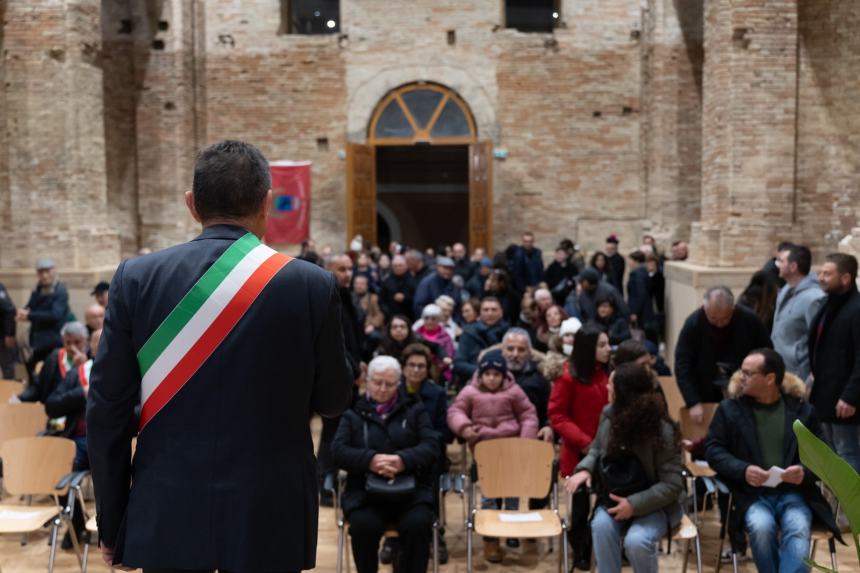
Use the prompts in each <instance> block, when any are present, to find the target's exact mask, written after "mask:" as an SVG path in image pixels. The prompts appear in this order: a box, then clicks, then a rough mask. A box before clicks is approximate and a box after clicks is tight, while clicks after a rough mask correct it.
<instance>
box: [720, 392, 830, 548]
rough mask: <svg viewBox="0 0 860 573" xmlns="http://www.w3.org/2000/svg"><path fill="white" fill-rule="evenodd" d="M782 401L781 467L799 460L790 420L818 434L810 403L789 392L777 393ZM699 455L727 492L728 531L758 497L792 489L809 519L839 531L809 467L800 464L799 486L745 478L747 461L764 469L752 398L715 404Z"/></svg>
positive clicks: (740, 523)
mask: <svg viewBox="0 0 860 573" xmlns="http://www.w3.org/2000/svg"><path fill="white" fill-rule="evenodd" d="M783 399H784V400H785V434H784V437H783V457H782V459H783V463H782V467H783V468H787V467H788V466H792V465H796V464H799V463H800V458H799V456H798V452H797V438H796V437H795V436H794V430H793V429H792V424H794V421H795V420H800V421H801V422H802V423H803V425H804V426H806V427H807V428H809V430H810V431H811V432H812V433H814V434H815V435H816V436H819V437H821V427H820V425H819V423H818V420H817V418H816V417H815V411H814V409H813V407H812V406H811V405H810V404H807V403H805V402H802V401H801V400H800V399H799V398H797V397H795V396H790V395H788V394H783ZM705 457H706V458H707V460H708V464H709V465H710V466H711V468H712V469H713V470H714V471H715V472H717V474H719V477H720V479H721V480H723V481H724V482H725V484H726V485H727V486H728V487H729V489H730V490H731V491H732V494H733V495H732V511H731V518H730V519H731V523H730V524H729V528H730V530H731V531H742V530H743V526H744V525H743V524H744V520H743V518H744V516H745V515H746V512H747V509H749V506H750V505H752V503H753V502H754V501H755V500H756V499H758V498H759V497H760V496H762V495H768V494H772V493H789V492H792V491H796V492H798V493H800V494H801V495H802V496H803V499H804V500H805V501H806V503H807V505H809V508H810V509H811V510H812V514H813V519H814V520H815V521H818V522H819V523H821V524H822V525H824V526H826V527H827V528H828V529H830V531H832V532H833V533H834V534H836V535H837V537H838V535H839V530H838V529H837V527H836V521H835V519H834V518H833V512H832V511H831V510H830V506H829V505H828V504H827V502H826V501H825V500H824V497H823V496H822V495H821V491H820V490H819V489H818V486H816V484H815V481H816V480H817V479H818V478H817V477H816V476H815V474H814V473H812V471H810V470H809V469H808V468H806V467H804V477H803V482H801V484H800V485H792V484H788V483H782V484H780V485H779V486H777V487H776V488H768V487H753V486H751V485H749V484H748V483H747V482H746V477H745V473H746V469H747V466H749V465H757V466H759V467H760V468H763V469H765V470H767V469H768V468H765V467H764V460H763V458H762V453H761V447H760V445H759V441H758V431H757V430H756V425H755V414H754V413H753V406H752V398H748V397H740V398H733V399H729V400H723V401H722V402H721V403H720V407H719V408H717V411H716V414H715V415H714V419H713V421H712V422H711V426H710V428H709V429H708V437H707V441H706V442H705Z"/></svg>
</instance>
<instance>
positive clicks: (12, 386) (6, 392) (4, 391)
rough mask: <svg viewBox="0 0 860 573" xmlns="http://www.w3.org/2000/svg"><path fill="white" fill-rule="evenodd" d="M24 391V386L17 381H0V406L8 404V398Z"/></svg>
mask: <svg viewBox="0 0 860 573" xmlns="http://www.w3.org/2000/svg"><path fill="white" fill-rule="evenodd" d="M23 391H24V385H23V384H21V383H20V382H18V381H17V380H0V404H6V403H7V402H9V398H11V397H12V396H17V395H18V394H20V393H21V392H23Z"/></svg>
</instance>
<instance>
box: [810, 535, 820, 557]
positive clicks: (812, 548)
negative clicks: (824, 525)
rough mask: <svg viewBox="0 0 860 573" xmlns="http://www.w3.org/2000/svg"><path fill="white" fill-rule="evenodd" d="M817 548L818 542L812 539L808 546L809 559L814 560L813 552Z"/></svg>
mask: <svg viewBox="0 0 860 573" xmlns="http://www.w3.org/2000/svg"><path fill="white" fill-rule="evenodd" d="M817 548H818V540H817V539H813V540H812V543H810V544H809V558H810V559H813V560H814V559H815V550H816V549H817Z"/></svg>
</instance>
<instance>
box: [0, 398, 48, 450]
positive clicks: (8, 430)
mask: <svg viewBox="0 0 860 573" xmlns="http://www.w3.org/2000/svg"><path fill="white" fill-rule="evenodd" d="M47 421H48V416H47V414H45V407H44V406H42V405H41V404H38V403H26V404H0V444H2V443H3V442H5V441H6V440H9V439H12V438H31V437H33V436H35V435H36V434H38V433H39V432H41V431H42V430H44V429H45V424H46V423H47Z"/></svg>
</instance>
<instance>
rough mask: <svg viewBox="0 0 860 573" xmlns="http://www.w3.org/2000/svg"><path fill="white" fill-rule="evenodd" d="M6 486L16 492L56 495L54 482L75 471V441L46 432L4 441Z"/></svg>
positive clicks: (0, 451)
mask: <svg viewBox="0 0 860 573" xmlns="http://www.w3.org/2000/svg"><path fill="white" fill-rule="evenodd" d="M0 459H2V460H3V486H4V487H5V489H6V491H8V492H9V493H10V494H12V495H53V494H54V493H55V491H54V486H56V485H57V482H59V481H60V480H61V479H62V477H63V476H64V475H66V474H67V473H69V472H70V471H72V462H73V461H74V459H75V442H73V441H72V440H67V439H66V438H55V437H48V436H42V437H38V438H15V439H13V440H6V441H5V442H3V443H2V444H0Z"/></svg>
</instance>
